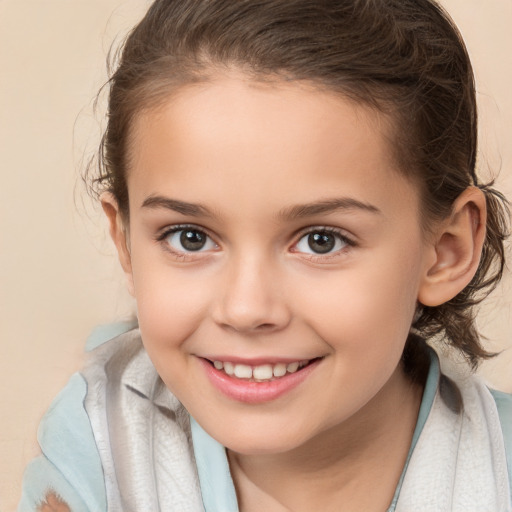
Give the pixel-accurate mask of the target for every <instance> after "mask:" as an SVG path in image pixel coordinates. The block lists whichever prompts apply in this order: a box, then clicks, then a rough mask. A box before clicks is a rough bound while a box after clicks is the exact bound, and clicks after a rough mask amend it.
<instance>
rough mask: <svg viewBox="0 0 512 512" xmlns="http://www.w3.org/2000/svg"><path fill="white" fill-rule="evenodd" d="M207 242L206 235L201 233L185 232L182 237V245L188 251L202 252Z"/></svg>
mask: <svg viewBox="0 0 512 512" xmlns="http://www.w3.org/2000/svg"><path fill="white" fill-rule="evenodd" d="M206 241H207V237H206V235H205V234H204V233H201V232H200V231H191V230H183V231H182V232H181V235H180V243H181V245H182V247H183V248H184V249H186V250H187V251H200V250H201V249H202V248H203V247H204V246H205V245H206Z"/></svg>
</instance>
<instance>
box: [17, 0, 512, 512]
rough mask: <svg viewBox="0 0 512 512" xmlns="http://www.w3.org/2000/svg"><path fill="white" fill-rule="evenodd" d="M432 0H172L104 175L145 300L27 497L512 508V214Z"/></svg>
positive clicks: (151, 18) (85, 385) (117, 231)
mask: <svg viewBox="0 0 512 512" xmlns="http://www.w3.org/2000/svg"><path fill="white" fill-rule="evenodd" d="M476 139H477V125H476V106H475V91H474V82H473V75H472V70H471V65H470V62H469V59H468V56H467V53H466V50H465V47H464V44H463V42H462V40H461V38H460V36H459V34H458V32H457V30H456V28H455V27H454V26H453V24H452V23H451V21H450V20H449V18H448V17H447V15H446V14H445V13H444V12H443V11H442V9H441V8H440V7H439V6H438V5H437V4H436V3H434V2H433V1H431V0H339V1H338V0H336V1H333V0H316V1H314V2H313V1H311V0H279V1H277V0H241V1H238V2H233V1H232V0H179V1H178V0H157V1H156V2H154V3H153V4H152V6H151V7H150V9H149V11H148V13H147V15H146V16H145V18H144V19H143V20H142V21H141V22H140V23H139V24H138V25H137V27H135V29H134V30H133V31H132V33H131V34H130V36H129V37H128V39H127V41H126V43H125V45H124V49H123V51H122V54H121V56H120V59H119V62H118V65H117V68H116V70H115V72H114V73H113V75H112V77H111V80H110V100H109V112H108V127H107V130H106V133H105V136H104V138H103V140H102V144H101V148H100V159H99V163H100V165H99V173H98V174H97V175H96V176H91V180H92V184H93V188H94V190H95V191H96V192H97V193H98V194H99V197H100V199H101V204H102V206H103V209H104V211H105V213H106V215H107V218H108V220H109V223H110V233H111V236H112V239H113V241H114V243H115V245H116V247H117V251H118V254H119V259H120V262H121V265H122V267H123V270H124V272H125V274H126V278H127V282H128V287H129V290H130V293H131V294H132V295H133V296H134V297H135V299H136V301H137V320H138V323H137V326H136V327H133V326H132V327H133V328H127V326H124V327H125V329H124V330H126V332H123V333H119V332H115V333H114V332H113V331H111V332H110V336H109V337H110V338H111V339H110V340H108V341H105V342H104V343H100V340H99V339H98V338H97V337H96V338H95V339H92V340H91V341H90V342H89V346H90V348H92V347H93V346H96V345H98V344H100V345H101V346H99V347H96V348H95V349H94V350H93V351H92V353H91V357H90V361H89V364H88V365H87V367H86V368H85V369H84V371H83V372H81V373H80V374H77V375H75V376H73V377H72V379H71V381H70V383H69V385H68V386H67V387H66V389H65V390H64V391H63V392H62V393H61V394H60V395H59V397H58V398H57V400H56V401H55V403H54V404H53V405H52V407H51V408H50V411H49V412H48V414H47V416H46V417H45V419H44V420H43V423H42V425H41V429H40V435H39V440H40V444H41V447H42V451H43V454H42V456H41V457H40V458H39V459H37V460H35V461H34V462H33V463H32V464H31V466H30V467H29V468H28V470H27V472H26V476H25V486H24V492H23V496H22V500H21V503H20V508H19V509H20V510H22V511H25V510H27V511H33V510H39V511H41V510H42V511H46V510H72V511H74V512H75V511H82V510H84V511H85V510H88V511H94V512H96V511H106V510H108V511H121V510H123V511H128V510H134V511H151V512H152V511H157V510H162V511H167V510H173V511H180V512H183V511H200V510H203V509H204V510H206V511H207V512H235V511H237V510H238V511H241V512H251V511H261V510H264V511H269V512H274V511H275V512H278V511H290V510H291V511H294V512H295V511H297V512H298V511H312V510H322V511H340V510H343V511H361V510H364V511H384V510H389V511H411V510H414V511H419V512H430V511H432V512H434V511H435V512H444V511H446V512H447V511H451V510H453V511H464V512H468V511H474V512H477V511H478V512H483V511H489V512H491V511H493V512H494V511H508V510H511V499H510V487H509V481H510V479H509V472H508V471H507V461H509V462H508V463H509V464H510V459H509V458H510V456H511V454H512V438H511V432H510V423H509V418H510V417H511V416H510V415H511V414H512V401H511V399H510V397H508V396H506V395H503V394H500V393H491V392H489V390H488V389H487V388H486V387H485V386H483V384H482V383H481V382H480V381H479V380H477V379H476V378H470V377H464V378H461V377H456V376H455V375H453V376H450V377H448V376H446V375H444V374H443V373H441V372H440V369H439V360H438V357H437V356H436V354H435V353H434V352H433V350H432V349H430V348H428V347H427V345H426V343H425V342H426V341H427V340H430V339H432V338H434V337H439V336H442V339H443V340H444V343H445V344H447V345H449V346H451V347H453V348H454V349H455V350H457V351H459V352H460V353H462V354H463V355H464V356H465V357H466V359H467V361H468V363H469V365H470V366H471V367H473V368H476V366H477V365H478V362H479V361H480V360H481V359H483V358H487V357H490V356H491V354H489V353H487V352H486V351H485V350H484V348H483V347H482V346H481V345H480V342H479V337H478V333H477V332H476V329H475V325H474V322H473V314H474V313H473V306H474V305H475V304H477V302H479V301H480V300H481V299H482V298H483V296H484V295H485V293H487V291H488V290H489V289H492V288H493V286H495V285H496V283H497V282H498V281H499V279H500V277H501V274H502V271H503V266H504V249H503V241H504V238H505V237H506V234H507V221H508V211H507V208H506V202H505V200H504V198H503V197H502V196H501V195H500V194H499V193H498V192H496V191H495V190H493V189H492V188H490V187H489V186H487V185H483V184H481V183H480V182H479V180H478V177H477V175H476V173H475V159H476Z"/></svg>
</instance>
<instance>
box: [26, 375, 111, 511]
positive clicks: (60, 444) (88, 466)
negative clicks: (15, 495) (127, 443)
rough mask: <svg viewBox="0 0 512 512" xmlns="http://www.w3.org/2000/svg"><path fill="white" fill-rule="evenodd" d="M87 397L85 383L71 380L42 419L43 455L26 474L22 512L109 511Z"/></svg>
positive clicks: (40, 435)
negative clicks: (35, 511) (36, 511)
mask: <svg viewBox="0 0 512 512" xmlns="http://www.w3.org/2000/svg"><path fill="white" fill-rule="evenodd" d="M86 394H87V383H86V381H85V379H84V377H83V376H82V375H80V374H75V375H73V376H72V377H71V378H70V380H69V382H68V384H67V386H66V387H65V388H64V389H63V390H62V391H61V392H60V393H59V394H58V395H57V397H56V398H55V400H54V401H53V403H52V404H51V406H50V408H49V409H48V411H47V413H46V414H45V416H44V417H43V419H42V421H41V423H40V426H39V430H38V441H39V445H40V447H41V452H42V453H41V455H40V456H39V457H38V458H37V459H35V460H34V461H33V462H32V463H31V464H30V465H29V466H28V467H27V469H26V471H25V475H24V482H23V492H22V498H21V502H20V505H19V509H18V510H19V511H20V512H25V511H34V510H41V511H46V510H48V511H50V510H62V511H63V512H64V511H66V507H68V508H70V509H71V510H73V512H80V511H93V510H94V511H103V510H106V499H105V486H104V482H103V474H102V467H101V461H100V458H99V454H98V450H97V448H96V444H95V441H94V435H93V432H92V429H91V425H90V422H89V418H88V415H87V413H86V411H85V407H84V400H85V397H86ZM59 507H60V508H59Z"/></svg>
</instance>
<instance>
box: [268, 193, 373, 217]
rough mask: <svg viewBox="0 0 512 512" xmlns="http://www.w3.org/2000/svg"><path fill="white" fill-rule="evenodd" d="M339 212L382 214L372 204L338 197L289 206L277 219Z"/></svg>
mask: <svg viewBox="0 0 512 512" xmlns="http://www.w3.org/2000/svg"><path fill="white" fill-rule="evenodd" d="M339 210H346V211H351V210H352V211H353V210H362V211H366V212H370V213H374V214H382V212H381V211H380V210H379V209H378V208H377V207H376V206H374V205H372V204H369V203H363V202H362V201H358V200H357V199H353V198H351V197H340V198H333V199H325V200H323V201H316V202H313V203H306V204H297V205H294V206H290V207H288V208H284V209H283V210H281V211H280V212H279V214H278V217H279V218H280V219H283V220H293V219H301V218H304V217H312V216H314V215H321V214H326V213H333V212H336V211H339Z"/></svg>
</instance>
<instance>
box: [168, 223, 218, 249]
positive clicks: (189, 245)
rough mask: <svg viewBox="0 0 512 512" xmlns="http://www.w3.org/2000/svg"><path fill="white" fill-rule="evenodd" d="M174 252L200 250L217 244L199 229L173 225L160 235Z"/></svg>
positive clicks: (212, 247) (213, 247) (211, 247)
mask: <svg viewBox="0 0 512 512" xmlns="http://www.w3.org/2000/svg"><path fill="white" fill-rule="evenodd" d="M161 240H163V241H165V242H166V243H167V245H169V247H170V248H171V249H172V250H173V251H176V252H201V251H208V250H211V249H215V248H216V247H217V244H216V243H215V242H214V241H213V240H212V239H211V238H210V237H209V236H208V235H207V234H206V233H205V232H204V231H201V230H200V229H197V228H194V227H178V226H177V227H175V228H173V229H171V230H169V231H167V232H166V233H164V234H163V235H162V237H161Z"/></svg>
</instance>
